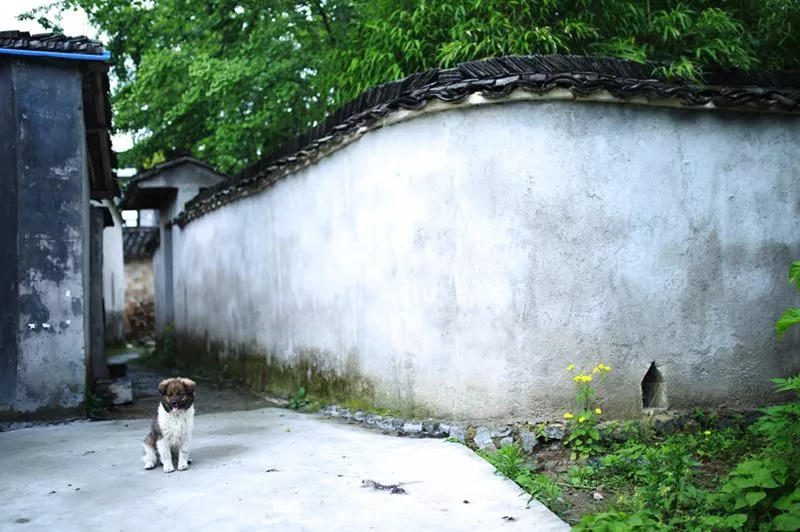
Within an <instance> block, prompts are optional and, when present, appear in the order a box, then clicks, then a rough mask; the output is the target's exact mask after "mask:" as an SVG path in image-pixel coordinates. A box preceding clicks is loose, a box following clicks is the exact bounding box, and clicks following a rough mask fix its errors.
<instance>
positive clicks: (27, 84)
mask: <svg viewBox="0 0 800 532" xmlns="http://www.w3.org/2000/svg"><path fill="white" fill-rule="evenodd" d="M0 101H1V102H2V103H3V105H0V108H1V109H2V110H1V111H0V176H2V177H0V187H2V190H3V193H4V195H3V204H4V207H3V209H0V210H2V212H3V214H2V215H0V218H2V221H3V223H2V225H1V226H0V234H2V235H3V236H2V237H1V239H2V241H3V242H4V244H5V245H3V246H0V247H2V248H3V253H4V255H3V256H2V263H3V266H2V267H0V272H1V273H0V281H1V282H0V286H2V287H3V291H4V294H3V297H0V300H2V303H0V320H2V323H3V329H2V354H0V366H1V367H2V376H0V419H2V418H17V417H35V416H47V417H50V416H53V415H64V414H68V413H71V412H78V411H79V410H80V409H81V406H82V404H83V402H84V395H85V386H86V372H87V366H86V363H87V353H88V347H87V327H88V319H87V312H86V301H87V296H86V289H87V277H86V276H87V272H88V233H89V231H88V223H89V219H88V208H89V197H88V187H87V185H86V183H87V181H88V179H87V166H86V165H87V163H86V148H85V132H84V125H83V114H82V112H83V111H82V106H81V101H82V91H81V76H80V74H79V72H78V70H77V69H76V68H74V67H62V66H54V64H53V63H50V62H43V61H38V62H36V61H30V62H27V61H15V60H2V61H0Z"/></svg>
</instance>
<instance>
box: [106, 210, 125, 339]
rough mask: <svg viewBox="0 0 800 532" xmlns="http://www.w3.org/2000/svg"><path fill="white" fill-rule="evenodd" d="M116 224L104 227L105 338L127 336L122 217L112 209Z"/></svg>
mask: <svg viewBox="0 0 800 532" xmlns="http://www.w3.org/2000/svg"><path fill="white" fill-rule="evenodd" d="M112 216H113V218H114V225H113V226H110V227H106V228H104V229H103V303H104V306H105V321H106V323H105V340H106V341H107V342H119V341H122V340H123V339H124V338H125V327H124V319H123V318H124V313H125V266H124V259H123V250H122V218H121V217H120V216H119V213H117V212H116V209H113V210H112Z"/></svg>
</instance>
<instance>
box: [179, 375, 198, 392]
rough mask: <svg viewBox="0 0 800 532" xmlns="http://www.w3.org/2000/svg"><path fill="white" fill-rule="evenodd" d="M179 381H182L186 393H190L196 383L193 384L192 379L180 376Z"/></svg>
mask: <svg viewBox="0 0 800 532" xmlns="http://www.w3.org/2000/svg"><path fill="white" fill-rule="evenodd" d="M181 382H182V383H183V385H184V387H186V392H187V393H191V394H193V393H194V389H195V388H196V387H197V384H195V382H194V381H193V380H192V379H183V378H182V379H181Z"/></svg>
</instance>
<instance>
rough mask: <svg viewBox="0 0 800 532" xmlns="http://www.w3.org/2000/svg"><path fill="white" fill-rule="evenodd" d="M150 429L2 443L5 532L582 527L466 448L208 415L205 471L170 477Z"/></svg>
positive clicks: (92, 430)
mask: <svg viewBox="0 0 800 532" xmlns="http://www.w3.org/2000/svg"><path fill="white" fill-rule="evenodd" d="M198 409H199V410H200V412H202V404H201V405H198ZM148 427H149V421H148V420H145V419H135V420H116V421H105V422H95V423H90V422H74V423H70V424H65V425H57V426H49V427H33V428H27V429H21V430H16V431H11V432H3V433H0V478H2V482H0V501H3V503H2V504H0V530H58V531H68V530H81V531H86V530H103V531H109V530H125V531H137V530H145V529H150V530H152V529H159V528H164V527H169V528H173V529H174V528H179V529H185V530H214V531H223V530H276V531H282V530H286V531H334V530H345V531H362V530H378V531H395V530H396V531H403V532H410V531H416V530H436V531H448V530H452V531H459V532H460V531H465V530H480V531H482V532H483V531H490V530H525V531H531V530H567V529H568V526H567V525H566V524H565V523H564V522H562V521H561V520H559V519H558V518H557V517H556V516H555V515H554V514H552V513H551V512H550V511H549V510H548V509H547V508H545V507H544V506H543V505H542V504H540V503H538V502H536V501H531V502H530V503H528V497H527V495H526V494H524V493H523V492H522V491H521V490H520V489H519V488H518V487H517V486H516V485H515V484H514V483H513V482H511V481H510V480H507V479H504V478H502V477H500V476H498V475H495V474H494V471H493V467H492V466H491V465H489V464H488V463H486V462H485V461H484V460H482V459H481V458H479V457H477V456H476V455H474V454H473V453H472V452H471V451H470V450H469V449H467V448H465V447H463V446H461V445H459V444H456V443H449V442H445V441H442V440H424V439H408V438H398V437H395V436H387V435H383V434H380V433H378V432H375V431H371V430H368V429H364V428H361V427H358V426H351V425H345V424H342V423H338V422H335V421H331V420H327V419H322V418H320V417H318V416H315V415H308V414H299V413H295V412H293V411H289V410H281V409H275V408H265V409H258V410H251V411H240V412H227V413H212V414H205V415H198V416H197V417H196V421H195V437H194V443H193V446H192V466H191V468H190V469H189V470H188V471H185V472H180V471H178V472H175V473H171V474H164V473H163V472H162V471H161V469H160V468H158V469H155V470H151V471H145V470H144V469H143V467H142V462H141V459H140V455H141V441H142V439H143V438H144V436H145V434H146V433H147V430H148ZM365 480H366V481H374V482H376V483H380V484H384V485H389V484H397V483H402V484H401V487H402V488H403V489H404V490H405V491H406V493H401V494H394V493H391V492H389V491H381V490H376V489H374V488H372V487H364V486H363V485H362V483H363V481H365Z"/></svg>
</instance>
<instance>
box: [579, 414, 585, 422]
mask: <svg viewBox="0 0 800 532" xmlns="http://www.w3.org/2000/svg"><path fill="white" fill-rule="evenodd" d="M584 421H586V418H585V417H583V416H581V417H579V418H578V423H583V422H584Z"/></svg>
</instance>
